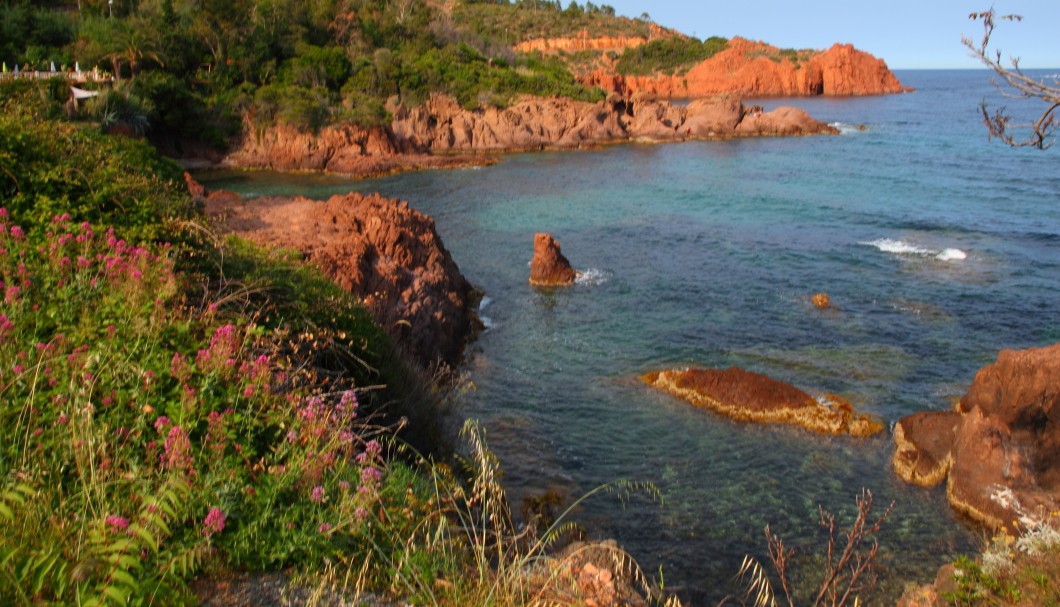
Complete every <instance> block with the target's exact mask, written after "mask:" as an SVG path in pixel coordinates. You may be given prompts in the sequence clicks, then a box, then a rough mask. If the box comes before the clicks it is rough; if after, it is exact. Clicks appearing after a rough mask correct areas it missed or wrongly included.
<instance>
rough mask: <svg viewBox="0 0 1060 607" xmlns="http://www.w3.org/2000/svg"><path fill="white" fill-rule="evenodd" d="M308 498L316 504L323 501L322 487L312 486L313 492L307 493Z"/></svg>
mask: <svg viewBox="0 0 1060 607" xmlns="http://www.w3.org/2000/svg"><path fill="white" fill-rule="evenodd" d="M309 499H310V500H312V501H313V502H315V503H317V504H319V503H320V502H322V501H324V487H322V486H320V485H317V486H316V487H313V492H312V493H310V494H309Z"/></svg>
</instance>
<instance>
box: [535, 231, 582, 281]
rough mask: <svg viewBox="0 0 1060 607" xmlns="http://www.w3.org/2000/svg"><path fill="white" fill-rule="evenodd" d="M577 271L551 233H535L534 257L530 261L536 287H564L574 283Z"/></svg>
mask: <svg viewBox="0 0 1060 607" xmlns="http://www.w3.org/2000/svg"><path fill="white" fill-rule="evenodd" d="M576 275H577V273H576V272H575V271H574V268H572V267H570V262H569V261H567V258H566V257H564V256H563V253H561V252H560V250H559V243H558V242H556V240H555V239H554V238H552V235H551V234H546V233H544V232H540V233H537V234H534V258H533V260H532V261H531V262H530V284H532V285H534V286H535V287H562V286H566V285H572V284H574V278H575V276H576Z"/></svg>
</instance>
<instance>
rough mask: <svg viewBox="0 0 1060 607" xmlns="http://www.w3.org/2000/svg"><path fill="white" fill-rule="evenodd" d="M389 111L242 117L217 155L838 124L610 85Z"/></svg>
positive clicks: (780, 131) (407, 155)
mask: <svg viewBox="0 0 1060 607" xmlns="http://www.w3.org/2000/svg"><path fill="white" fill-rule="evenodd" d="M393 115H394V120H393V122H392V123H391V124H390V125H389V126H387V127H373V128H361V127H357V126H354V125H349V124H341V125H333V126H328V127H325V128H324V129H322V130H321V131H320V132H319V133H316V134H312V133H305V132H302V131H299V130H297V129H294V128H292V127H289V126H284V125H276V126H272V127H268V128H264V129H258V128H256V127H255V125H254V123H253V118H252V117H248V122H247V125H246V127H245V128H244V136H243V139H242V140H241V141H240V143H239V144H238V145H237V146H236V147H235V148H234V149H233V150H232V151H231V152H230V153H229V154H228V155H227V156H226V157H225V159H224V161H223V162H224V164H227V165H229V166H237V167H256V168H269V169H275V170H281V171H291V170H310V171H327V172H332V173H342V174H350V175H375V174H381V173H387V172H394V171H401V170H409V169H418V168H434V167H449V166H458V165H461V164H468V163H479V164H481V163H484V162H487V161H488V159H486V158H484V157H483V156H481V153H483V152H510V151H525V150H541V149H577V148H584V147H594V146H597V145H602V144H608V143H618V142H623V141H645V142H647V141H651V142H665V141H683V140H687V139H725V138H730V137H754V136H790V135H816V134H834V133H836V132H837V131H836V130H835V129H834V128H832V127H830V126H828V125H827V124H824V123H822V122H819V121H817V120H814V119H813V118H811V117H810V116H809V115H808V114H807V113H806V112H804V111H802V110H798V109H793V108H778V109H776V110H774V111H772V112H762V111H761V109H760V108H747V107H745V106H744V105H743V103H742V102H741V101H740V99H739V98H738V97H736V96H731V95H724V96H716V97H711V98H708V99H701V100H697V101H696V102H693V103H691V104H689V105H687V106H677V105H671V104H669V103H667V102H665V101H653V100H650V99H629V98H625V97H620V96H617V95H612V96H609V97H608V98H607V99H606V100H603V101H600V102H597V103H589V102H583V101H575V100H571V99H566V98H561V97H549V98H544V97H531V96H527V97H523V98H522V99H520V100H519V101H518V102H516V103H514V104H512V105H510V106H508V107H506V108H503V109H502V108H495V107H490V108H485V109H474V110H467V109H464V108H462V107H460V104H458V103H457V101H456V100H455V99H453V98H452V97H450V96H447V95H442V94H435V95H431V97H430V98H429V99H428V100H427V101H426V102H425V103H423V104H422V105H420V106H419V107H415V108H411V109H410V108H405V107H396V108H394V109H393ZM476 155H477V156H476Z"/></svg>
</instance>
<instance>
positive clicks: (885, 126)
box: [200, 70, 1060, 605]
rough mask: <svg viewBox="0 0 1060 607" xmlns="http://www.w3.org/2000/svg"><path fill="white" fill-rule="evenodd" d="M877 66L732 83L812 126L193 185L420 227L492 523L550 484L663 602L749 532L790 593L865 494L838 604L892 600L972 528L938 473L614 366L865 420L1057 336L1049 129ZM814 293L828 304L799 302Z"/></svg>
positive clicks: (992, 98)
mask: <svg viewBox="0 0 1060 607" xmlns="http://www.w3.org/2000/svg"><path fill="white" fill-rule="evenodd" d="M1054 71H1055V70H1054ZM1054 71H1048V70H1047V71H1043V72H1034V74H1035V75H1037V76H1040V77H1055V76H1056V75H1055V74H1054V73H1053V72H1054ZM897 75H898V77H899V79H900V80H901V81H902V83H903V84H905V85H907V86H911V87H914V88H915V89H916V91H915V92H912V93H905V94H898V95H888V96H880V97H861V98H804V99H761V100H746V101H745V103H747V104H751V103H755V104H761V105H763V106H765V107H766V109H771V108H774V107H777V106H781V105H793V106H797V107H801V108H804V109H806V110H807V111H808V112H810V114H811V115H813V116H814V117H816V118H818V119H820V120H824V121H826V122H829V123H832V124H834V125H836V126H837V127H838V128H839V130H840V131H841V133H840V134H839V135H836V136H815V137H791V138H749V139H733V140H726V141H691V142H685V143H672V144H658V145H648V144H622V145H613V146H606V147H603V148H601V149H596V150H585V151H566V152H539V153H526V154H515V155H509V156H504V157H502V158H501V161H500V162H498V163H497V164H495V165H493V166H488V167H479V168H470V169H461V170H446V171H426V172H418V173H408V174H403V175H397V176H391V177H385V178H381V179H371V180H360V181H351V180H348V179H344V178H339V177H333V176H320V175H316V176H314V175H282V174H276V173H269V172H215V173H204V174H203V175H201V176H200V177H201V178H202V179H203V181H204V182H205V183H206V185H207V186H208V187H212V188H228V189H232V190H236V191H239V192H241V193H244V194H246V195H249V196H259V195H266V194H300V195H306V196H309V197H311V198H319V199H325V198H327V197H328V196H330V195H332V194H335V193H345V192H347V191H351V190H355V191H362V192H382V193H383V194H385V195H387V196H393V197H397V198H401V199H403V200H408V201H409V203H410V204H411V206H412V207H414V208H416V209H418V210H420V211H423V212H425V213H427V214H429V215H431V216H432V217H434V219H435V220H436V223H437V229H438V232H439V233H440V235H441V237H442V239H443V241H444V243H445V246H446V247H447V248H448V249H449V251H450V252H451V253H452V255H453V257H454V258H455V260H456V262H457V263H458V265H459V266H460V269H461V271H462V272H463V274H464V275H465V276H466V277H467V278H468V279H469V280H470V281H471V282H472V283H473V284H474V285H475V286H477V287H478V288H479V289H481V291H482V293H483V298H482V302H481V305H480V309H479V314H480V316H481V319H482V321H483V323H484V325H485V327H486V328H485V330H484V331H483V332H482V333H481V334H480V335H479V336H478V339H477V340H476V341H475V342H474V343H473V344H472V345H471V346H470V348H469V350H468V355H467V361H466V363H465V365H464V367H463V368H462V369H461V373H462V377H463V384H462V385H463V389H462V390H460V391H459V392H460V393H459V395H458V396H457V397H455V399H454V403H453V405H452V407H451V413H450V415H451V416H452V418H453V422H454V424H453V425H454V426H459V424H460V422H461V421H462V420H464V419H477V420H479V421H480V423H481V425H482V427H483V428H484V429H485V432H486V438H487V441H488V443H489V445H490V446H491V447H492V449H493V450H494V451H495V453H496V455H497V456H498V457H499V458H500V461H501V465H502V467H503V470H504V476H503V480H504V484H505V486H506V488H507V490H508V492H509V497H510V501H511V504H512V509H513V510H514V511H515V512H516V513H517V515H518V512H519V511H520V510H521V507H522V504H524V503H528V501H532V500H533V498H534V497H535V496H538V497H540V496H542V495H545V494H546V493H549V492H551V494H552V495H558V496H562V497H563V498H564V499H565V503H566V504H567V506H570V508H569V509H567V506H564V507H561V508H558V509H557V513H558V514H560V515H561V516H563V517H564V520H566V521H568V522H572V523H575V524H577V525H578V526H580V528H582V529H583V530H584V531H585V532H586V533H587V534H589V535H591V536H593V537H597V538H614V539H616V540H617V541H618V543H619V544H620V545H621V546H622V547H623V548H624V549H625V550H626V551H628V553H629V554H630V555H631V556H632V557H633V558H635V559H636V561H637V562H638V563H639V565H640V566H641V567H642V569H643V570H644V572H645V574H646V575H647V576H648V577H649V578H650V579H652V580H654V583H656V584H657V585H659V586H661V587H663V588H664V589H665V590H666V591H667V592H672V593H676V594H677V595H678V596H679V597H681V598H682V599H684V600H685V602H686V604H693V605H714V604H717V603H718V602H719V601H721V600H722V599H723V598H725V597H726V596H730V595H733V594H738V593H739V592H740V591H741V588H742V587H743V586H742V584H743V582H742V581H741V579H740V578H739V577H738V576H737V572H738V570H739V569H740V566H741V563H742V562H743V560H744V558H745V557H746V556H750V557H752V558H754V559H757V560H758V561H760V562H762V563H763V564H764V565H766V566H767V568H768V555H767V552H766V550H767V544H766V536H765V531H764V530H765V528H766V526H767V525H768V526H769V529H770V532H771V533H773V534H776V535H777V536H778V537H781V538H783V540H784V543H785V545H786V546H788V547H793V548H795V549H796V552H795V555H794V556H793V557H792V559H791V564H790V568H791V571H792V572H793V579H794V580H795V584H796V587H797V588H798V589H799V591H800V592H806V591H807V590H806V589H808V588H810V587H816V585H817V583H818V582H819V576H820V574H821V572H822V570H823V562H824V559H825V556H824V553H825V550H826V547H827V543H828V533H827V530H826V529H824V528H823V527H822V526H821V525H820V510H821V509H824V510H825V511H828V512H831V513H834V514H835V515H836V517H837V523H838V525H839V526H840V527H842V526H843V525H845V524H849V523H850V522H852V520H853V516H854V513H855V508H856V505H855V500H856V498H857V497H858V496H859V495H861V494H862V492H863V491H870V492H871V493H872V496H873V498H874V512H875V513H877V514H883V512H884V511H885V510H886V509H887V508H888V506H889V505H891V504H893V506H892V508H891V510H890V513H889V514H888V516H887V518H886V520H885V521H884V523H883V527H882V529H881V531H880V532H879V534H878V536H877V539H878V541H879V552H878V555H877V557H876V561H875V562H876V574H877V576H878V577H877V579H876V587H875V589H873V590H869V591H867V593H866V594H865V595H864V596H865V598H866V599H867V602H864V603H863V604H871V605H877V604H879V605H887V604H890V605H893V604H894V602H895V600H896V599H897V597H898V596H899V595H900V594H901V592H902V591H903V589H904V588H906V587H908V586H909V585H911V584H914V583H924V582H927V581H930V580H932V579H934V577H935V573H936V571H937V569H938V567H939V566H940V565H942V564H944V563H947V562H950V561H952V560H953V559H954V558H955V557H956V556H957V555H959V554H962V553H969V552H974V551H976V550H978V549H979V548H981V547H982V546H983V542H984V541H987V539H988V537H987V534H986V533H985V532H984V531H982V530H981V529H979V528H978V527H976V526H975V525H973V524H971V523H970V522H968V521H967V520H964V519H962V518H961V517H959V516H957V515H955V514H954V513H953V512H952V510H951V509H950V508H949V506H948V505H947V502H946V498H945V495H944V489H943V488H941V487H939V488H934V489H923V488H919V487H913V486H910V485H907V484H906V483H904V482H902V481H901V480H899V479H898V478H897V477H896V476H895V474H894V472H893V470H892V466H891V456H892V454H893V452H894V446H893V439H892V436H891V432H890V431H886V432H884V433H883V434H881V435H879V436H877V437H875V438H869V439H853V438H848V437H832V436H824V435H820V434H815V433H811V432H808V431H804V430H801V429H797V428H793V427H787V426H774V425H771V426H762V425H753V424H748V423H739V422H734V421H730V420H729V419H726V418H724V417H720V416H718V415H715V414H713V413H710V412H707V411H704V410H699V409H696V408H694V407H692V406H691V405H689V404H687V403H685V402H683V401H680V400H677V399H675V398H672V397H670V396H668V395H666V394H662V393H659V392H656V391H654V390H653V389H650V388H648V387H646V386H645V385H644V384H642V383H641V382H640V381H639V379H638V376H639V375H641V374H643V373H645V372H647V371H651V370H658V369H667V368H681V367H689V366H696V367H699V366H703V367H718V368H724V367H729V366H737V367H740V368H743V369H748V370H752V371H756V372H759V373H764V374H767V375H769V376H771V377H774V378H776V379H780V380H783V381H786V382H790V383H792V384H795V385H797V386H800V387H803V388H806V389H809V390H812V391H818V392H828V393H836V394H839V395H842V396H843V397H845V398H846V399H848V400H849V401H851V402H852V403H854V405H855V406H856V407H857V408H858V409H860V410H862V411H865V412H868V413H871V414H873V415H876V416H878V417H880V418H882V419H883V420H884V421H885V422H886V424H887V426H888V427H889V428H893V424H894V422H895V421H896V420H898V419H899V418H901V417H902V416H904V415H907V414H910V413H914V412H917V411H925V410H945V409H949V408H951V407H953V405H954V403H955V402H956V400H957V399H958V398H959V397H960V396H961V394H963V393H964V391H965V390H966V389H967V387H968V385H969V384H970V382H971V381H972V378H973V376H974V375H975V373H976V371H977V370H978V369H979V368H981V367H982V366H984V365H986V364H989V363H991V362H992V361H993V360H995V358H996V357H997V353H998V351H999V350H1001V349H1004V348H1028V347H1034V346H1043V345H1047V344H1052V343H1055V342H1057V341H1060V170H1058V169H1060V147H1058V148H1057V149H1054V150H1046V151H1039V150H1035V149H1029V148H1010V147H1008V146H1006V145H1004V144H1002V143H1001V142H999V141H997V140H992V141H991V140H989V139H988V137H987V133H986V130H985V128H984V126H983V125H982V117H981V112H980V104H981V103H982V102H983V101H984V100H985V101H987V102H988V103H989V104H991V105H992V106H998V105H1006V106H1007V107H1008V108H1009V109H1010V110H1013V111H1016V112H1022V115H1023V117H1024V119H1025V120H1029V119H1030V118H1031V117H1032V116H1034V112H1035V111H1040V110H1041V109H1043V107H1042V106H1040V105H1037V104H1033V103H1023V104H1020V103H1017V102H1016V101H1015V100H1011V99H1007V98H1004V97H1001V96H1000V95H999V93H998V92H997V91H996V90H995V89H994V87H993V86H992V85H991V83H990V80H991V78H990V73H989V72H987V71H979V70H961V71H941V70H938V71H935V70H925V71H919V70H918V71H899V72H897ZM1034 117H1036V116H1034ZM536 232H549V233H551V234H553V235H554V236H555V237H556V239H557V240H558V241H559V242H560V244H561V246H562V250H563V253H564V254H565V255H566V256H567V257H568V258H569V259H570V260H571V263H572V264H573V266H574V267H575V268H576V269H577V270H579V271H580V275H579V278H578V280H577V282H576V284H574V285H573V286H572V287H569V288H563V289H544V290H542V289H536V288H532V287H531V286H530V285H529V284H528V276H529V269H530V268H529V263H530V259H531V257H532V253H533V242H534V234H535V233H536ZM818 292H823V293H827V294H828V295H829V297H830V300H831V307H829V308H827V309H817V308H815V307H814V306H813V305H812V303H811V302H810V297H811V296H812V295H813V294H814V293H818ZM632 485H638V486H640V488H633V487H632ZM645 487H647V488H645ZM590 494H591V495H590ZM586 496H589V497H587V499H584V500H582V499H581V498H583V497H586ZM778 591H779V589H778Z"/></svg>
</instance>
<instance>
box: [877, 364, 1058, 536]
mask: <svg viewBox="0 0 1060 607" xmlns="http://www.w3.org/2000/svg"><path fill="white" fill-rule="evenodd" d="M894 441H895V454H894V470H895V473H897V474H898V476H900V477H902V478H903V479H905V480H906V481H908V482H910V483H914V484H917V485H921V486H925V487H931V486H934V485H937V484H939V483H941V482H943V481H946V496H947V498H948V499H949V502H950V505H951V506H953V508H954V509H956V510H957V511H959V512H962V513H963V514H965V515H967V516H969V517H970V518H972V519H973V520H975V521H977V522H979V523H980V524H983V525H985V526H987V527H990V528H992V529H1007V530H1009V531H1013V532H1015V531H1018V530H1019V529H1025V528H1027V527H1029V526H1031V525H1032V524H1033V523H1034V522H1035V521H1036V520H1037V519H1040V518H1043V517H1045V516H1047V515H1049V514H1050V513H1052V512H1055V511H1056V510H1057V509H1058V508H1060V344H1055V345H1052V346H1048V347H1044V348H1030V349H1027V350H1002V351H1001V353H1000V354H998V357H997V361H996V362H994V363H993V364H991V365H988V366H986V367H983V368H982V369H980V370H979V372H978V373H976V375H975V379H974V380H973V381H972V385H971V387H970V388H969V389H968V392H967V393H966V394H965V395H964V396H963V397H962V398H961V400H960V401H959V402H958V403H957V406H956V407H955V408H954V410H952V411H923V412H920V413H914V414H912V415H908V416H906V417H903V418H902V419H901V420H899V421H898V424H897V425H896V426H895V429H894Z"/></svg>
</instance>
